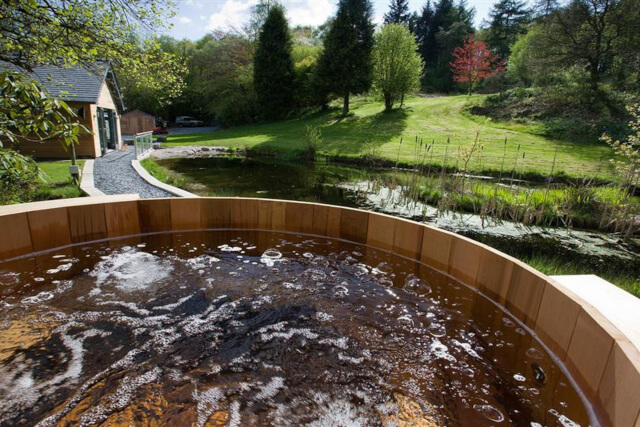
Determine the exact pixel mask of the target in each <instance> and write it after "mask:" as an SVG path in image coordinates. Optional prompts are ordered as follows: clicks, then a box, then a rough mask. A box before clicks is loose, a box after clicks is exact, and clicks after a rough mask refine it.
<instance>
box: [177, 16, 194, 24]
mask: <svg viewBox="0 0 640 427" xmlns="http://www.w3.org/2000/svg"><path fill="white" fill-rule="evenodd" d="M178 21H180V23H181V24H190V23H191V18H189V17H188V16H180V17H178Z"/></svg>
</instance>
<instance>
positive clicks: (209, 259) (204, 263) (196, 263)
mask: <svg viewBox="0 0 640 427" xmlns="http://www.w3.org/2000/svg"><path fill="white" fill-rule="evenodd" d="M217 262H220V259H219V258H216V257H214V256H211V255H200V256H199V257H195V258H190V259H188V260H187V261H186V263H187V265H189V266H190V267H191V268H192V269H194V270H201V269H205V268H210V267H212V266H213V264H215V263H217Z"/></svg>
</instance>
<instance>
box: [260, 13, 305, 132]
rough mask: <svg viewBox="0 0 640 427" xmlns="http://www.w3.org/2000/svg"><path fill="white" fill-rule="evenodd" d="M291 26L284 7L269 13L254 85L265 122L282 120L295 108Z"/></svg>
mask: <svg viewBox="0 0 640 427" xmlns="http://www.w3.org/2000/svg"><path fill="white" fill-rule="evenodd" d="M291 49H292V42H291V34H290V33H289V24H288V23H287V18H286V17H285V15H284V9H283V8H282V7H281V6H272V7H271V8H270V10H269V15H268V16H267V19H266V21H265V22H264V25H263V26H262V30H261V31H260V36H259V37H258V46H257V49H256V55H255V58H254V69H253V79H254V80H253V83H254V87H255V91H256V95H257V99H258V106H259V108H260V111H261V113H262V116H263V117H264V118H265V119H268V120H272V119H279V118H282V117H284V116H285V115H286V114H287V113H288V112H289V111H291V109H292V108H293V95H294V93H293V90H294V82H295V70H294V67H293V58H292V56H291Z"/></svg>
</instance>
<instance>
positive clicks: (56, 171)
mask: <svg viewBox="0 0 640 427" xmlns="http://www.w3.org/2000/svg"><path fill="white" fill-rule="evenodd" d="M70 164H71V161H70V160H48V161H39V162H38V166H39V167H40V169H42V170H43V171H44V173H45V176H44V178H45V181H46V182H45V183H44V184H42V185H41V186H40V188H38V189H37V190H36V191H35V194H34V199H35V200H50V199H67V198H71V197H82V196H83V195H84V193H83V192H82V190H80V188H78V187H77V186H76V185H74V184H73V182H72V181H71V175H70V174H69V165H70ZM78 165H79V166H80V169H82V166H83V165H84V162H83V161H82V160H80V161H78Z"/></svg>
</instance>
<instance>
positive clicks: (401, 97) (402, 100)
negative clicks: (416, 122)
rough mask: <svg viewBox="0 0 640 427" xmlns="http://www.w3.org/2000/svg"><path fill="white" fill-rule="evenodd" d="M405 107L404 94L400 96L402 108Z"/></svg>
mask: <svg viewBox="0 0 640 427" xmlns="http://www.w3.org/2000/svg"><path fill="white" fill-rule="evenodd" d="M402 107H404V93H402V94H400V108H402Z"/></svg>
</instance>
